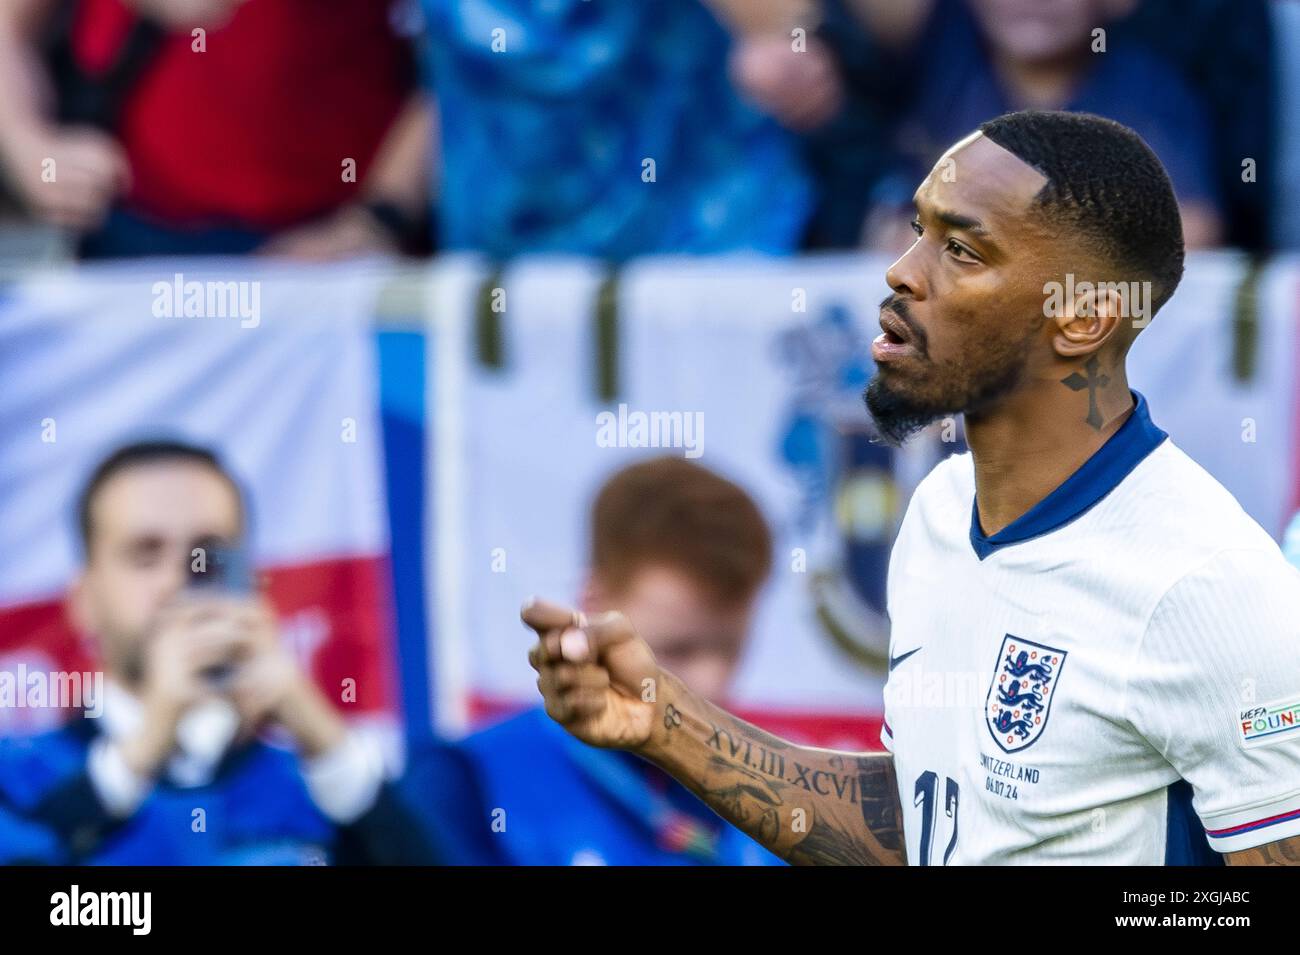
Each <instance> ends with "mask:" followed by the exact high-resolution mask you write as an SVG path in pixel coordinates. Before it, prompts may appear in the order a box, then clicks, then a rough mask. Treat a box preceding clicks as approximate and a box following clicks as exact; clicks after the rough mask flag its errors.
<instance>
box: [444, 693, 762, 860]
mask: <svg viewBox="0 0 1300 955" xmlns="http://www.w3.org/2000/svg"><path fill="white" fill-rule="evenodd" d="M462 749H463V751H464V752H465V753H466V755H467V756H468V757H469V760H470V762H471V764H472V765H473V766H474V768H475V771H476V776H477V778H478V781H479V783H480V785H481V786H482V790H483V798H484V799H485V801H486V806H487V808H488V812H489V813H496V814H497V815H496V817H495V818H496V819H498V820H499V821H500V823H501V824H502V825H503V827H504V828H503V830H502V831H499V832H494V833H493V839H494V840H495V841H496V842H497V845H498V847H499V850H500V851H501V853H502V855H503V856H504V858H505V860H506V861H507V862H508V863H510V864H513V865H572V864H579V865H581V864H597V865H598V864H607V865H783V864H784V863H783V862H782V861H781V860H780V859H778V858H777V857H776V856H774V855H772V854H771V853H770V852H768V851H767V850H766V849H764V848H763V847H762V846H760V845H759V844H758V843H756V842H755V841H753V840H752V839H750V838H749V837H748V836H746V835H745V834H744V833H742V832H741V831H740V830H739V829H736V828H734V827H732V826H731V825H729V824H728V823H726V822H724V821H723V820H722V818H721V817H719V816H718V815H716V814H715V813H714V812H713V811H712V810H710V809H709V808H708V807H707V806H705V805H704V803H702V802H701V801H700V800H699V799H697V798H696V797H695V796H694V795H693V794H692V793H691V792H690V791H689V790H687V789H686V788H685V787H683V786H682V785H681V784H680V783H678V782H676V781H675V780H673V779H672V778H670V777H669V776H668V775H667V774H665V773H663V772H662V771H660V770H659V769H657V768H656V767H654V766H652V765H650V764H649V763H647V762H645V761H643V760H641V759H640V758H638V757H636V756H633V755H631V754H628V753H624V752H620V751H616V750H604V749H596V748H594V747H591V746H587V745H586V744H585V743H582V742H580V741H578V740H577V739H575V738H574V737H572V736H570V735H569V734H568V733H567V732H565V730H564V729H563V728H562V727H560V726H559V725H558V724H556V723H555V722H554V721H552V720H551V719H550V718H549V717H547V716H546V714H545V712H543V711H542V710H541V709H532V710H528V711H526V712H524V713H522V714H520V715H518V716H516V717H513V718H511V719H508V720H506V721H505V722H502V723H498V724H497V725H495V726H492V727H489V728H488V729H486V730H483V731H482V732H479V733H476V734H474V735H473V736H470V737H469V738H468V739H466V740H465V741H464V742H463V744H462ZM499 828H500V827H499Z"/></svg>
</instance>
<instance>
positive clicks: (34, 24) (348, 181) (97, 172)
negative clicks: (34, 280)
mask: <svg viewBox="0 0 1300 955" xmlns="http://www.w3.org/2000/svg"><path fill="white" fill-rule="evenodd" d="M391 6H392V3H391V0H256V2H251V3H250V2H248V0H6V2H5V3H4V4H3V5H0V87H3V88H4V90H5V96H4V97H3V98H0V171H3V172H4V173H5V176H6V179H7V184H8V187H9V188H10V189H11V190H12V191H14V192H15V193H16V194H17V195H18V197H19V198H20V200H21V201H22V203H23V204H24V205H25V206H26V207H27V208H28V209H29V210H30V212H31V213H32V214H33V215H35V216H36V217H38V218H39V219H41V220H44V221H46V222H50V223H53V224H56V225H60V226H66V227H68V228H70V229H72V230H75V231H77V232H79V233H82V234H84V241H83V243H82V248H81V251H82V254H84V255H86V256H88V257H107V256H130V255H149V254H211V253H243V252H250V251H254V250H258V249H263V250H266V251H273V252H278V253H283V254H288V255H297V256H302V257H307V258H329V257H333V256H336V255H343V254H349V253H356V252H362V251H368V250H384V249H391V248H394V247H395V246H396V245H398V244H399V243H400V242H407V241H413V236H414V234H415V232H416V231H418V223H419V222H420V220H421V219H422V217H424V215H425V207H426V202H427V200H426V194H427V168H428V158H427V150H428V139H429V128H430V124H431V119H430V115H429V109H428V107H427V105H426V104H425V102H424V100H423V97H422V96H421V95H420V94H419V93H417V92H415V88H416V85H417V84H416V78H415V73H414V69H413V57H412V56H411V53H410V49H409V45H408V42H407V41H406V40H404V39H403V38H401V37H399V36H398V35H397V34H396V32H395V29H394V27H393V25H392V24H391V23H390V7H391ZM51 163H52V164H53V165H51ZM268 242H270V244H269V245H268Z"/></svg>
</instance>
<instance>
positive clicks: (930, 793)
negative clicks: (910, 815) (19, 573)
mask: <svg viewBox="0 0 1300 955" xmlns="http://www.w3.org/2000/svg"><path fill="white" fill-rule="evenodd" d="M957 791H958V790H957V780H955V779H953V778H952V777H951V776H945V777H944V793H943V814H944V817H945V818H947V819H951V820H952V835H951V836H949V837H948V848H946V849H944V850H943V863H942V864H943V865H947V864H948V859H949V858H951V857H952V850H953V849H956V848H957ZM938 795H939V777H938V776H937V775H936V774H935V773H933V772H931V771H929V770H926V771H925V772H923V773H922V774H921V775H920V776H917V777H916V796H915V798H914V799H913V801H912V805H913V806H919V807H920V809H921V858H920V860H919V862H918V865H933V863H932V862H931V861H930V853H931V847H932V845H933V840H934V831H935V829H936V828H937V827H938V821H939V819H938V814H939V801H938V799H937V797H938Z"/></svg>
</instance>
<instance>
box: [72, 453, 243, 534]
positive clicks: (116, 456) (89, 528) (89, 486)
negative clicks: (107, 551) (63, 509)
mask: <svg viewBox="0 0 1300 955" xmlns="http://www.w3.org/2000/svg"><path fill="white" fill-rule="evenodd" d="M163 462H185V463H190V464H199V465H202V466H203V467H206V468H210V469H211V470H212V471H214V472H215V473H216V474H218V475H219V476H221V477H223V478H225V480H226V483H228V484H229V485H230V489H231V491H233V492H234V495H235V498H236V500H238V501H239V512H240V520H241V521H243V520H244V519H245V517H246V511H245V505H244V494H243V492H242V491H241V490H240V487H239V482H238V481H237V480H235V477H234V475H232V474H231V473H230V471H228V470H227V469H226V467H225V465H224V464H223V463H222V461H221V458H220V457H218V456H217V453H216V452H215V451H212V450H210V449H208V448H204V447H200V446H199V445H195V444H188V443H186V442H184V441H172V440H156V441H136V442H134V443H132V444H127V445H123V446H122V447H120V448H118V449H117V450H116V451H114V452H113V453H111V454H110V455H108V457H106V458H104V460H102V461H100V462H99V464H98V465H97V466H96V467H95V470H94V471H92V472H91V474H90V477H89V478H88V479H87V481H86V483H85V485H84V486H83V487H82V490H81V494H80V495H79V496H78V498H77V531H78V533H79V534H80V537H81V546H82V550H83V552H84V553H86V554H89V553H90V541H91V538H92V536H93V534H94V525H93V521H92V519H91V512H92V509H93V508H94V505H95V497H96V496H97V495H98V494H99V492H100V489H102V488H103V486H104V485H105V484H107V483H108V481H109V480H110V479H111V478H113V477H114V476H115V475H117V474H120V473H121V472H123V471H126V470H128V469H129V468H133V467H136V466H138V465H142V464H159V463H163Z"/></svg>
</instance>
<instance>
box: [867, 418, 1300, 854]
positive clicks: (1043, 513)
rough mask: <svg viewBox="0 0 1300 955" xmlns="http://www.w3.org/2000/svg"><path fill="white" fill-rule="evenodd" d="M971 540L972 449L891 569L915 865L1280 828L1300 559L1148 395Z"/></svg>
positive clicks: (897, 702) (1293, 818)
mask: <svg viewBox="0 0 1300 955" xmlns="http://www.w3.org/2000/svg"><path fill="white" fill-rule="evenodd" d="M1134 397H1135V400H1136V402H1137V407H1136V409H1135V410H1134V412H1133V413H1132V415H1131V416H1130V417H1129V419H1128V421H1126V422H1125V423H1124V425H1123V426H1122V427H1121V428H1120V430H1119V431H1117V432H1116V433H1115V435H1114V436H1113V437H1111V438H1110V440H1109V441H1107V442H1106V444H1105V445H1104V446H1103V447H1102V448H1101V449H1100V450H1099V451H1098V452H1097V453H1096V454H1095V455H1093V457H1092V458H1090V459H1089V460H1088V461H1087V462H1086V463H1085V464H1084V465H1083V466H1082V467H1081V468H1080V469H1079V470H1078V471H1077V472H1075V473H1074V474H1073V475H1072V476H1071V477H1070V478H1069V479H1068V480H1066V481H1065V483H1063V484H1062V485H1061V486H1060V487H1059V488H1057V489H1056V490H1055V491H1053V492H1052V493H1051V494H1050V495H1049V496H1048V497H1047V498H1046V499H1044V500H1043V501H1042V502H1040V503H1039V504H1037V505H1036V506H1035V507H1033V508H1032V509H1031V510H1030V511H1029V512H1028V513H1026V514H1025V515H1024V516H1023V517H1021V518H1020V519H1019V520H1017V521H1015V522H1014V523H1013V524H1011V525H1010V526H1009V527H1007V528H1005V529H1004V530H1002V531H1000V532H998V533H997V534H995V535H993V536H992V537H989V536H986V535H985V534H984V533H983V531H982V529H981V528H980V525H979V521H978V519H977V517H976V512H975V477H974V469H973V464H972V460H971V456H970V455H969V454H959V455H953V456H952V457H950V458H948V459H947V460H945V461H944V462H942V463H941V464H939V465H938V466H937V467H936V468H935V469H934V470H933V471H932V472H931V473H930V474H929V475H928V476H927V477H926V479H925V480H924V481H923V482H922V483H921V485H920V486H919V487H918V488H917V490H916V493H915V494H914V495H913V497H912V500H911V502H910V504H909V506H908V509H907V514H906V516H905V517H904V519H903V524H902V527H901V529H900V531H899V535H898V540H897V543H896V544H895V545H894V550H893V554H892V556H891V558H890V568H889V585H888V587H889V597H888V599H889V613H890V618H891V620H892V629H891V635H890V673H889V680H888V683H887V685H886V687H885V726H884V729H883V730H882V731H881V739H882V742H883V743H884V745H885V746H886V748H888V749H889V750H890V751H891V752H892V753H893V754H894V762H895V766H896V769H897V774H898V787H899V797H900V799H901V802H902V809H903V819H904V832H905V835H906V841H907V858H908V861H909V862H910V863H912V864H920V865H944V864H994V863H1032V864H1040V863H1100V864H1109V865H1159V864H1162V863H1169V864H1178V863H1194V862H1201V863H1203V862H1211V861H1218V859H1219V857H1218V856H1216V855H1215V854H1214V853H1213V852H1209V851H1207V846H1208V847H1209V848H1212V849H1214V850H1217V851H1218V852H1220V853H1223V852H1232V851H1236V850H1239V849H1247V848H1250V847H1252V846H1257V845H1263V844H1265V843H1268V842H1274V841H1276V840H1279V839H1284V838H1287V837H1290V836H1294V835H1298V834H1300V571H1298V570H1297V569H1296V568H1295V567H1292V566H1291V565H1290V564H1288V563H1287V562H1286V561H1285V559H1284V558H1283V557H1282V554H1281V551H1280V550H1279V548H1278V546H1277V544H1275V543H1274V541H1273V540H1272V538H1270V537H1269V536H1268V534H1267V533H1265V532H1264V530H1263V529H1262V528H1261V527H1260V526H1259V525H1258V524H1256V523H1255V522H1254V521H1253V520H1252V519H1251V518H1250V517H1249V516H1248V515H1247V514H1246V513H1245V512H1244V511H1243V510H1242V509H1241V506H1240V505H1239V504H1238V503H1237V502H1236V500H1234V499H1233V497H1232V495H1231V494H1229V493H1228V491H1227V490H1225V489H1224V488H1223V487H1222V486H1221V485H1220V484H1219V483H1218V482H1217V481H1215V480H1214V478H1212V477H1211V476H1210V475H1209V474H1208V473H1206V471H1205V470H1203V469H1202V468H1201V467H1200V466H1199V465H1198V464H1196V463H1195V462H1194V461H1192V460H1191V458H1189V457H1188V456H1187V455H1186V454H1184V453H1183V452H1182V451H1181V450H1179V449H1178V448H1177V447H1175V446H1174V444H1173V442H1171V441H1170V440H1169V439H1168V436H1167V435H1165V433H1164V432H1163V431H1161V430H1160V429H1159V428H1157V427H1156V426H1155V425H1154V424H1152V422H1151V419H1150V417H1149V414H1148V411H1147V408H1146V402H1145V401H1144V400H1143V399H1142V397H1141V395H1137V394H1135V396H1134Z"/></svg>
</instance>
